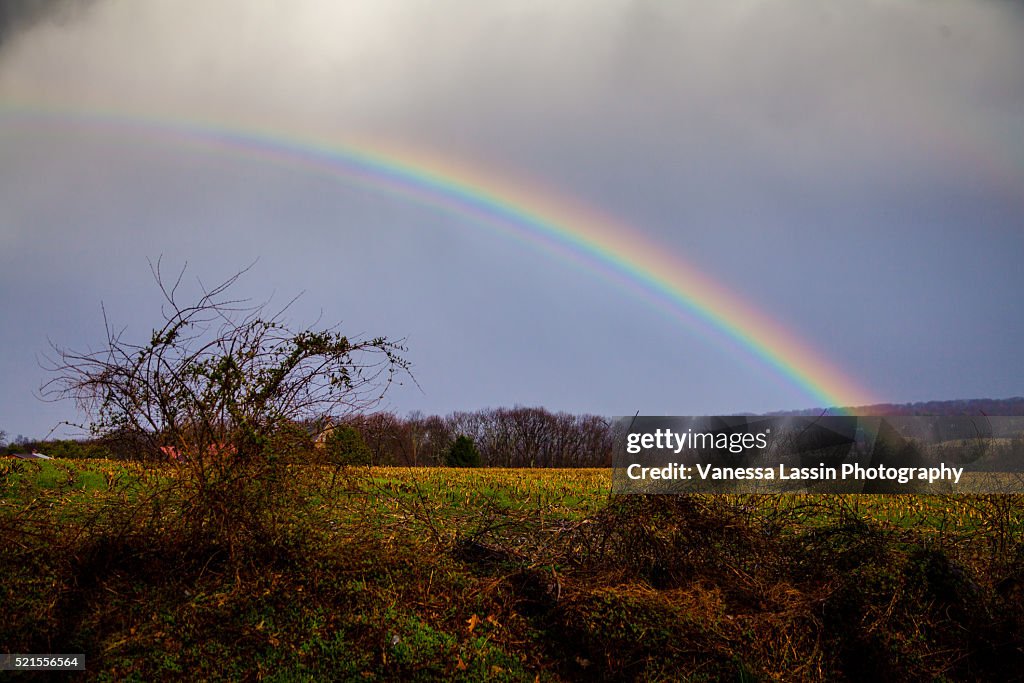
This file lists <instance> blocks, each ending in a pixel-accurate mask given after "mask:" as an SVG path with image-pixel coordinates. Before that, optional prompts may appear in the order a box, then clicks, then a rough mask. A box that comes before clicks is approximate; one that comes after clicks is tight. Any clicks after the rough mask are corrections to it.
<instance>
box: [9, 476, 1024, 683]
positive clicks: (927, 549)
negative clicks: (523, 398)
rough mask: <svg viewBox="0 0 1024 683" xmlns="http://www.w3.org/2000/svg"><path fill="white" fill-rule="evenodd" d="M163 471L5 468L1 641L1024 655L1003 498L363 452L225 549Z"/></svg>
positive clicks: (138, 670) (729, 674)
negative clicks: (190, 531)
mask: <svg viewBox="0 0 1024 683" xmlns="http://www.w3.org/2000/svg"><path fill="white" fill-rule="evenodd" d="M336 475H338V473H335V472H332V471H331V470H329V469H326V468H321V467H298V466H296V467H293V468H291V469H290V470H289V473H288V476H289V477H293V478H294V479H295V480H296V481H298V482H299V483H302V484H304V485H308V487H309V488H311V489H313V488H315V485H316V484H324V483H326V482H328V481H330V479H331V477H332V476H336ZM173 481H175V479H174V475H173V473H172V472H171V471H169V470H156V471H154V470H149V469H146V468H143V467H140V466H138V465H134V464H125V463H116V462H110V461H61V460H53V461H45V462H22V461H3V462H0V484H2V488H0V542H2V543H3V544H4V545H5V546H6V547H7V548H8V549H9V550H7V551H6V552H4V553H3V554H2V555H0V575H2V576H3V581H2V582H0V604H3V605H4V607H5V610H4V617H5V618H4V619H3V620H0V643H3V644H4V648H5V649H6V651H23V652H33V651H34V652H44V651H63V652H73V651H79V652H85V653H86V656H87V661H88V666H89V674H88V677H89V678H92V679H96V680H110V681H115V680H117V681H120V680H140V681H143V680H168V679H171V680H173V679H177V680H195V679H205V680H240V679H249V680H255V679H260V680H275V681H304V680H310V681H312V680H324V679H332V680H359V681H366V680H465V681H483V680H507V681H533V680H536V679H538V678H539V679H540V680H542V681H544V680H592V679H598V680H600V679H605V680H622V679H628V680H694V681H699V680H707V681H714V680H743V681H751V680H774V679H785V680H833V679H850V680H857V679H863V678H879V679H882V680H885V679H892V678H907V679H941V678H945V679H947V680H981V679H986V678H1006V677H1008V676H1011V675H1013V672H1018V671H1019V670H1021V669H1024V661H1022V653H1021V651H1020V649H1019V647H1017V645H1015V643H1018V642H1019V641H1018V640H1017V634H1019V633H1020V632H1021V631H1022V630H1024V541H1022V529H1024V509H1022V506H1021V499H1020V498H1019V497H1012V496H991V497H977V496H975V497H971V496H950V497H936V496H931V497H928V496H772V497H769V496H762V497H758V496H689V497H652V498H644V497H640V496H631V497H619V498H614V497H611V496H610V489H611V475H610V472H609V471H607V470H497V469H495V470H465V469H402V468H374V469H360V470H353V471H346V472H343V473H341V474H340V476H337V479H336V482H335V483H336V486H334V487H333V488H330V489H319V490H315V491H313V495H310V496H309V497H308V498H306V499H305V501H304V502H293V503H289V504H288V505H287V506H285V505H284V504H283V503H282V507H281V509H280V510H279V511H278V512H279V515H280V516H279V518H278V519H277V521H278V522H279V524H278V527H277V528H279V529H281V530H283V531H282V532H281V533H282V536H281V537H280V538H279V539H278V540H276V541H275V542H274V543H272V544H270V545H268V546H264V545H260V546H259V547H258V548H254V550H253V551H252V553H250V554H245V553H243V554H241V555H240V556H239V557H234V558H232V557H229V555H228V553H227V551H226V550H225V549H224V548H223V547H220V546H218V545H216V544H208V545H203V544H201V543H200V544H196V543H194V542H192V541H189V540H187V539H183V538H179V537H177V536H175V533H176V530H177V529H178V528H179V527H178V526H175V525H174V524H173V523H172V522H173V517H174V515H175V514H177V512H176V510H178V509H181V508H183V507H185V506H186V503H187V501H185V500H177V501H175V500H174V499H173V498H168V499H162V500H163V501H164V502H163V503H162V504H163V505H165V506H166V507H165V508H164V509H161V510H160V511H159V514H156V515H147V514H143V513H147V512H152V511H151V510H149V508H147V507H146V506H145V505H143V504H142V503H141V502H140V501H145V500H147V498H146V497H145V495H144V494H146V493H147V492H148V491H150V490H151V488H150V487H152V486H155V485H166V484H167V483H170V482H173ZM187 493H188V491H179V492H176V494H175V495H187ZM965 634H967V635H965Z"/></svg>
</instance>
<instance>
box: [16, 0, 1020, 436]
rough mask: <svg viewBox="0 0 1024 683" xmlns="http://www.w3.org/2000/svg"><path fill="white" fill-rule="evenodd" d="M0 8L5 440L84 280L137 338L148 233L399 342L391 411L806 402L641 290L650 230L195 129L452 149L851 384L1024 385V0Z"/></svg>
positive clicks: (492, 181)
mask: <svg viewBox="0 0 1024 683" xmlns="http://www.w3.org/2000/svg"><path fill="white" fill-rule="evenodd" d="M5 7H6V8H7V9H5V10H4V11H3V12H0V302H2V304H0V305H2V312H3V314H2V322H0V430H4V431H6V432H7V435H8V437H9V438H13V437H15V436H16V435H18V434H22V435H25V436H30V437H42V436H44V435H46V434H47V433H49V432H50V430H51V429H53V428H54V427H56V426H57V425H58V424H59V423H60V422H61V421H62V420H72V421H76V420H80V419H82V416H80V415H78V414H77V413H76V410H75V407H74V406H73V405H71V404H67V403H48V402H45V401H42V400H40V386H41V385H42V384H43V383H44V382H45V381H46V380H47V379H49V377H50V375H48V374H47V372H46V371H45V369H44V368H43V367H42V365H44V364H45V362H44V356H45V354H46V353H47V352H48V349H49V348H50V345H51V344H58V345H62V346H66V347H72V348H78V349H85V348H97V347H98V346H100V345H101V344H102V342H103V340H104V327H103V311H104V310H105V311H106V314H107V316H108V317H109V319H110V320H111V321H112V322H113V323H114V324H115V325H116V326H118V327H123V328H124V329H125V330H126V334H128V336H129V337H132V338H135V339H140V340H141V339H144V338H147V337H148V335H149V332H150V330H151V329H152V328H153V326H155V325H157V324H158V323H159V319H158V318H159V296H158V294H159V293H158V291H157V290H156V287H155V285H154V282H153V278H152V275H151V272H150V266H149V261H150V260H155V259H157V258H161V259H162V261H163V263H164V264H165V265H166V266H167V267H183V266H185V265H186V264H187V270H186V286H190V287H193V288H197V287H198V284H197V283H198V282H199V281H202V282H204V283H212V282H216V281H220V280H223V279H225V278H227V277H228V276H230V275H231V274H233V273H234V272H236V271H238V270H240V269H242V268H244V267H246V266H247V265H249V264H251V263H254V262H255V265H254V267H253V268H252V270H250V271H249V273H248V274H247V275H246V276H245V277H244V278H243V279H242V281H241V282H240V283H239V285H238V288H237V292H238V293H239V294H240V295H242V296H246V297H251V298H253V299H255V300H264V299H268V298H269V299H271V300H272V301H274V302H282V303H283V302H285V301H287V300H289V299H291V297H292V296H294V295H296V294H299V293H301V294H302V296H301V297H300V298H299V300H298V301H297V302H296V304H295V305H294V306H293V307H292V308H291V309H290V310H289V318H290V320H291V321H292V322H293V323H295V324H297V325H305V324H310V323H313V322H316V321H318V320H319V321H320V322H321V323H325V322H340V323H341V329H342V330H343V331H345V332H348V333H351V334H353V335H365V336H376V335H386V336H388V337H391V338H395V339H404V340H405V342H404V343H405V345H406V346H407V348H408V351H407V358H408V359H409V360H410V361H411V363H412V364H413V374H414V377H415V380H416V381H415V382H405V383H404V384H403V385H402V386H400V387H397V388H395V389H394V390H392V391H391V392H389V394H388V396H387V398H386V400H385V402H384V403H383V404H382V405H381V407H382V408H384V409H389V410H394V411H395V412H398V413H406V412H408V411H412V410H421V411H423V412H426V413H440V414H444V413H447V412H449V411H453V410H473V409H477V408H484V407H497V406H512V405H541V406H545V407H547V408H549V409H551V410H566V411H571V412H590V413H597V414H602V415H609V416H610V415H623V414H634V413H636V412H639V413H641V414H649V415H659V414H660V415H691V414H730V413H738V412H767V411H773V410H787V409H798V408H810V407H814V406H818V405H822V402H823V400H825V399H824V398H823V397H822V396H821V395H820V394H815V393H814V392H813V391H809V390H808V387H807V385H806V382H801V381H799V380H797V379H794V377H793V376H792V375H791V374H790V373H787V372H786V371H785V370H784V369H783V370H780V369H779V368H778V367H776V366H774V365H773V364H772V362H771V358H772V354H771V353H767V354H764V353H760V354H759V353H758V352H757V348H756V347H757V345H758V344H759V343H761V342H764V341H765V340H764V339H759V338H758V336H757V334H756V332H757V331H758V330H762V329H764V325H761V326H760V327H759V326H758V325H756V324H754V323H753V322H751V320H753V318H750V320H748V319H747V318H748V317H749V316H746V314H744V313H742V312H741V313H733V314H732V315H733V317H732V318H731V319H727V321H726V322H725V323H723V322H722V320H720V319H719V317H718V314H721V313H722V311H721V309H716V307H715V306H714V305H713V304H708V308H709V309H710V312H709V313H708V315H705V316H702V315H700V312H699V311H698V310H696V309H694V308H693V307H692V306H691V307H688V306H687V305H685V304H684V303H680V302H679V301H675V302H673V301H668V300H666V299H665V298H664V297H661V298H659V296H657V295H650V294H645V293H644V292H643V291H641V290H642V287H640V286H639V285H638V281H637V277H638V275H637V273H638V272H639V273H640V276H642V274H643V272H645V271H644V267H645V266H646V265H648V264H647V263H646V262H644V261H642V260H641V262H639V263H634V264H633V265H634V266H636V267H637V269H638V270H634V271H633V272H632V274H630V273H629V272H625V271H622V270H621V269H620V270H616V268H617V266H616V259H617V258H619V257H618V256H617V255H616V253H615V252H614V250H612V253H611V254H610V255H607V258H608V259H610V261H609V260H606V261H604V262H602V260H601V257H598V256H595V255H594V254H590V255H588V254H586V253H583V252H579V251H577V252H575V253H572V249H570V250H569V251H570V253H569V254H568V255H567V253H566V251H565V250H559V249H557V248H556V249H553V248H550V246H546V245H545V243H544V240H543V239H536V237H537V235H538V232H537V229H536V226H530V225H521V226H515V225H512V226H509V225H507V224H504V225H502V224H499V223H496V222H495V221H494V220H492V219H489V218H488V217H487V216H480V215H478V214H474V213H473V212H472V211H467V210H465V209H466V206H465V203H464V202H463V204H461V205H460V203H459V199H458V197H453V196H451V195H445V193H444V188H441V189H437V188H435V189H434V190H432V191H427V190H424V189H423V188H422V187H421V188H419V189H420V192H419V193H418V194H417V193H416V192H410V191H408V188H406V189H405V190H402V189H401V188H399V191H395V189H394V188H393V187H390V186H389V185H388V183H387V182H385V179H384V178H382V177H376V178H374V177H369V178H365V177H364V178H362V179H359V178H353V177H351V176H345V175H342V174H338V173H331V172H325V171H324V169H322V168H321V169H319V170H318V169H316V168H314V167H313V166H311V165H310V164H308V163H303V162H302V160H301V159H297V158H294V157H293V158H291V159H290V160H282V158H281V157H280V155H278V156H277V157H274V155H273V154H267V153H258V152H254V151H253V150H252V149H247V148H246V145H244V144H235V145H230V144H215V142H214V141H213V140H212V139H211V137H210V136H207V137H204V136H203V135H200V134H193V135H191V136H190V135H189V134H188V133H187V131H189V130H191V131H196V130H200V129H203V130H208V131H209V130H212V129H217V130H222V131H224V130H227V131H234V132H236V133H238V134H240V135H243V136H244V135H256V136H263V139H265V140H269V141H271V142H270V143H269V144H271V146H273V145H278V146H279V147H277V149H280V145H285V146H288V145H291V146H292V148H293V149H294V148H296V146H301V145H307V147H306V149H309V148H311V147H312V148H319V149H325V148H334V149H338V148H348V149H358V150H363V151H365V152H368V153H372V154H378V155H380V154H383V155H384V156H385V157H386V158H390V159H392V161H403V162H405V163H406V164H408V163H410V162H409V160H410V159H427V160H440V161H443V162H444V163H443V164H440V165H438V164H434V165H431V163H430V162H428V163H427V165H426V166H424V167H416V168H420V170H427V171H429V170H434V171H437V169H438V168H441V167H442V166H443V167H445V168H458V169H469V170H468V171H464V173H463V175H462V176H460V177H461V178H462V180H463V181H465V182H471V183H473V182H479V183H481V185H480V186H481V187H486V188H490V189H492V190H494V189H495V188H497V190H500V191H498V192H497V194H496V195H495V196H496V198H498V199H509V197H515V198H518V199H517V200H516V201H518V202H519V203H518V204H514V206H515V207H518V208H521V209H526V208H533V209H536V208H537V207H536V206H529V207H528V206H525V205H524V204H523V201H524V200H522V198H524V197H525V198H526V203H529V201H528V200H529V199H530V198H532V197H537V196H541V195H543V196H544V197H546V198H548V200H550V201H549V202H548V204H545V206H549V205H554V206H558V207H567V206H571V207H576V208H575V209H573V210H572V211H571V212H569V213H568V214H567V215H568V216H569V218H570V220H569V223H570V224H571V225H569V227H570V228H572V229H573V230H576V231H578V232H579V234H580V235H582V236H584V238H586V236H588V235H590V236H592V235H594V234H597V233H594V232H591V231H592V230H598V229H601V230H606V231H607V230H610V231H611V234H613V235H614V236H615V238H616V240H617V241H615V244H618V245H631V244H643V245H647V247H650V248H651V249H653V250H654V251H656V252H657V253H658V254H660V255H661V256H662V257H663V258H664V259H665V262H666V263H669V264H679V265H678V267H679V269H680V270H679V272H687V273H690V272H695V273H700V278H703V279H704V281H707V282H711V283H715V287H717V288H720V289H721V290H722V291H727V292H728V293H729V294H728V296H729V297H731V300H736V301H739V302H742V304H743V308H742V309H741V310H742V311H746V312H750V311H755V312H756V314H757V316H760V317H762V318H763V319H764V320H766V321H770V325H772V326H774V327H775V328H777V329H781V330H784V331H785V332H786V334H787V335H789V337H791V338H793V339H796V340H799V342H800V345H801V348H802V349H803V350H804V351H807V352H808V355H814V356H815V357H818V358H819V359H820V360H821V361H822V363H824V364H825V365H826V366H827V367H828V368H830V369H833V370H834V371H835V372H836V373H838V374H839V375H841V376H843V377H846V378H848V379H849V384H850V385H851V386H852V385H854V384H856V385H857V386H858V387H860V388H861V389H863V391H862V392H861V393H859V394H858V395H857V397H858V398H863V397H864V396H868V397H870V398H871V399H872V400H873V402H910V401H923V400H944V399H959V398H980V397H993V398H1001V397H1010V396H1019V395H1022V394H1024V363H1021V362H1020V359H1019V357H1018V354H1017V353H1016V351H1017V347H1018V346H1019V340H1020V339H1021V338H1022V337H1024V302H1022V300H1024V298H1022V296H1021V292H1022V291H1024V287H1022V285H1024V268H1022V266H1024V79H1021V78H1020V75H1021V74H1022V73H1024V41H1021V40H1020V39H1019V37H1020V36H1021V35H1024V6H1022V4H1021V3H1015V2H1007V1H1004V0H992V1H985V0H969V1H956V2H954V1H951V0H950V1H943V0H905V1H902V2H894V1H882V0H874V1H867V0H863V1H862V0H844V1H843V2H834V3H820V2H816V1H812V0H800V1H798V0H780V1H773V2H767V1H763V2H762V1H758V0H736V1H727V2H720V3H705V2H689V1H680V2H672V3H665V2H656V1H654V0H649V1H647V0H599V1H597V2H595V1H594V0H561V1H560V2H558V3H551V2H547V1H543V2H541V1H539V0H538V1H534V0H514V1H513V0H494V1H492V2H486V3H479V2H472V1H470V0H431V1H430V2H426V1H417V0H401V1H400V0H373V1H372V2H370V1H367V2H341V1H338V2H334V1H332V2H328V1H326V0H324V1H319V0H292V1H291V2H287V3H283V2H272V1H271V0H262V1H258V0H214V1H212V2H205V3H192V4H190V5H189V9H188V11H183V10H182V6H181V3H179V2H174V1H173V0H143V1H139V0H81V1H76V0H64V1H63V2H62V1H59V0H58V1H54V2H47V1H45V0H35V1H32V0H13V2H11V3H5ZM250 147H251V145H250ZM395 150H397V151H395ZM410 150H411V151H410ZM449 180H450V178H449ZM474 187H476V186H475V185H474ZM505 192H507V194H503V193H505ZM460 206H461V209H460ZM453 207H454V208H453ZM581 217H589V218H588V219H587V220H584V218H581ZM590 220H592V222H593V224H591V223H590V222H588V221H590ZM609 226H611V227H609ZM622 258H626V257H625V256H622ZM691 294H692V293H691ZM693 296H695V297H696V299H697V300H698V302H699V301H700V300H701V295H699V294H694V295H693ZM704 301H705V303H707V300H706V299H705V300H704ZM723 315H724V314H723ZM730 321H731V322H730ZM748 323H749V324H748ZM732 324H735V325H739V326H741V327H743V326H746V327H745V328H744V329H747V331H748V332H749V331H750V330H753V331H754V332H755V334H754V335H753V338H752V339H751V338H748V339H746V341H744V340H742V339H737V338H736V336H735V335H733V334H731V333H730V327H729V326H730V325H732ZM733 331H735V330H733ZM791 356H792V354H791ZM789 360H790V361H792V362H794V363H796V364H797V365H802V363H803V360H802V359H801V358H800V357H790V359H789ZM805 379H810V380H814V379H815V378H814V377H809V378H805ZM851 397H852V395H851ZM832 398H836V399H837V400H842V399H843V398H844V397H843V396H835V395H833V396H832ZM54 433H55V434H61V433H64V432H62V431H61V430H60V429H58V431H56V432H54Z"/></svg>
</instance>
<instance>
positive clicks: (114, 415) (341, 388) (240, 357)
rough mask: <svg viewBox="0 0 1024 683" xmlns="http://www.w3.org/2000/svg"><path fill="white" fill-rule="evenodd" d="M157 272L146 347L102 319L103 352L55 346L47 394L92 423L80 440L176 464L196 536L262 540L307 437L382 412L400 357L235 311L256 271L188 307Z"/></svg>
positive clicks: (242, 307) (279, 315)
mask: <svg viewBox="0 0 1024 683" xmlns="http://www.w3.org/2000/svg"><path fill="white" fill-rule="evenodd" d="M151 269H152V271H153V276H154V279H155V280H156V283H157V286H158V287H159V290H160V292H161V294H162V296H163V305H162V308H161V311H160V313H161V321H160V324H159V326H158V327H157V328H155V329H153V330H152V332H151V334H150V335H149V338H148V340H147V341H143V342H133V341H129V339H128V336H127V333H126V331H125V330H124V329H117V328H114V327H113V326H112V325H111V323H110V321H109V320H108V319H107V317H106V312H104V322H105V328H106V342H105V344H104V345H103V347H102V348H101V349H100V350H98V351H78V350H72V349H68V348H64V347H61V346H56V345H54V347H53V353H52V355H51V358H50V367H49V368H48V369H49V370H50V372H51V373H52V376H51V379H50V380H49V381H48V382H47V383H46V384H45V385H44V386H43V394H44V396H47V397H49V398H51V399H73V400H74V401H75V402H76V403H77V405H78V406H79V408H80V409H81V410H82V411H83V412H84V413H85V414H86V415H87V423H86V424H84V425H79V426H81V427H84V428H87V429H88V430H89V431H90V432H92V433H93V434H94V435H97V436H107V435H118V436H120V437H122V438H123V437H124V436H125V435H130V436H131V437H133V438H134V440H135V442H136V443H138V444H139V447H140V449H141V451H142V452H141V453H140V454H139V455H140V456H144V457H147V458H150V459H163V460H169V461H170V462H171V463H173V464H174V465H175V466H176V467H177V468H178V470H179V472H178V475H177V477H176V479H177V481H179V482H181V483H182V485H184V486H189V487H191V488H190V490H189V494H188V500H190V501H192V502H195V503H196V505H194V507H193V508H192V509H191V510H190V513H191V515H192V516H193V518H194V520H193V521H194V522H195V524H194V526H195V528H196V529H203V530H207V531H212V532H213V533H214V535H217V536H221V537H223V538H229V537H230V538H232V539H234V538H235V537H237V536H239V535H242V536H249V537H252V536H254V535H257V534H259V533H264V532H267V531H269V529H268V520H267V518H266V515H264V514H263V513H264V512H265V511H266V510H268V509H269V508H270V507H271V506H272V504H273V501H274V497H275V496H279V495H281V493H282V491H281V487H280V486H279V484H281V483H282V482H283V481H285V480H286V479H288V477H286V476H285V473H284V472H283V468H284V466H285V465H286V464H287V463H288V462H289V461H290V460H294V458H289V457H288V456H289V455H293V453H292V451H294V450H296V449H297V448H299V447H300V444H304V443H306V442H307V441H308V439H307V438H306V437H307V436H308V435H307V434H305V433H303V431H302V429H300V428H299V425H314V426H315V425H323V424H326V421H327V420H328V419H330V418H331V417H333V416H337V415H344V414H351V413H353V412H357V411H362V410H365V409H367V408H368V407H370V406H372V405H374V404H375V403H377V402H378V401H379V400H380V399H381V397H382V396H383V393H384V391H386V390H387V388H388V386H389V385H390V384H391V383H392V382H393V381H394V379H395V378H396V376H398V375H400V374H403V373H404V374H408V364H407V362H406V361H405V360H404V359H403V358H402V356H401V353H402V352H403V351H404V348H403V347H402V346H401V345H400V344H399V343H395V342H392V341H389V340H388V339H386V338H383V337H377V338H373V339H350V338H349V337H347V336H345V335H343V334H342V333H341V332H339V331H338V329H337V327H336V326H335V327H330V328H327V329H324V330H319V331H313V330H310V329H305V328H298V329H297V328H294V327H292V326H290V325H289V324H288V323H287V322H286V320H285V319H284V313H285V312H286V311H287V309H288V307H289V306H290V305H291V303H289V304H288V305H287V306H285V307H283V308H282V309H280V310H277V311H276V312H275V311H271V310H269V308H268V304H266V303H263V304H258V305H253V304H251V303H250V302H249V301H248V300H245V299H238V298H234V297H233V296H232V295H231V294H230V290H231V289H232V288H233V287H234V286H235V285H236V284H237V283H238V280H239V279H240V278H241V276H242V275H243V274H245V273H246V271H247V270H248V269H245V270H243V271H240V272H238V273H236V274H235V275H233V276H231V277H230V278H228V279H227V280H225V281H224V282H222V283H221V284H219V285H217V286H215V287H212V288H205V287H203V286H202V285H201V283H200V292H201V293H200V294H199V296H198V298H197V299H196V300H195V301H185V300H183V299H184V297H183V296H182V295H181V290H182V280H183V277H184V273H185V269H184V268H183V269H182V270H181V271H179V272H178V273H177V275H176V277H174V278H173V279H168V278H166V277H165V275H164V273H163V272H162V271H161V266H160V261H157V262H156V263H155V264H151ZM293 301H294V300H293ZM239 532H244V533H241V534H240V533H239Z"/></svg>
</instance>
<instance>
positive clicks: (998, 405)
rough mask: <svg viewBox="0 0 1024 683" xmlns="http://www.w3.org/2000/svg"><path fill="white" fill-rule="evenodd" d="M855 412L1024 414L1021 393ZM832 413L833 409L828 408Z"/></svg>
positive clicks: (814, 411)
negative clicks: (1010, 395)
mask: <svg viewBox="0 0 1024 683" xmlns="http://www.w3.org/2000/svg"><path fill="white" fill-rule="evenodd" d="M849 410H850V412H852V413H853V414H855V415H880V416H888V415H936V416H945V415H988V416H989V417H994V416H1024V397H1021V396H1014V397H1013V398H970V399H959V400H955V401H920V402H917V403H877V404H874V405H870V406H856V407H854V408H850V409H849ZM823 412H825V409H824V408H810V409H807V410H782V411H777V412H773V413H768V415H780V416H786V415H821V414H822V413H823ZM829 412H830V413H834V412H835V411H834V410H832V411H829Z"/></svg>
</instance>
